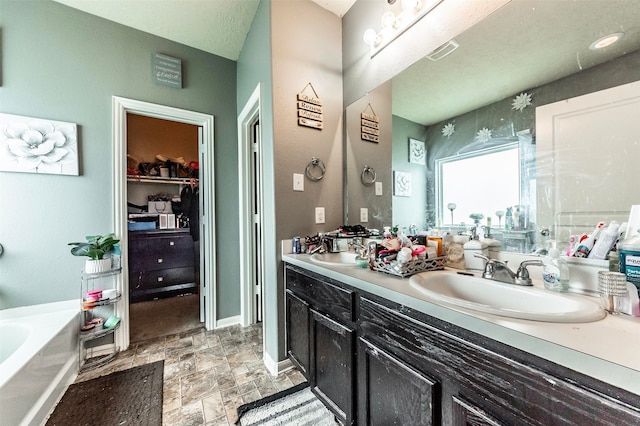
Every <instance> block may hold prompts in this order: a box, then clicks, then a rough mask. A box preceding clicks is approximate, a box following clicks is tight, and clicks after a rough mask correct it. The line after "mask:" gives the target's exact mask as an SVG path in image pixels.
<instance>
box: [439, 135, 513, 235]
mask: <svg viewBox="0 0 640 426" xmlns="http://www.w3.org/2000/svg"><path fill="white" fill-rule="evenodd" d="M436 203H437V204H436V206H437V210H438V224H439V225H440V226H448V225H463V224H467V225H470V224H473V222H474V221H473V219H471V218H470V217H469V216H470V215H471V214H473V213H480V214H482V215H483V216H484V219H482V220H481V222H480V223H481V224H482V225H485V224H486V221H487V219H486V218H487V217H491V218H492V219H491V225H492V226H494V227H496V226H498V224H499V223H498V219H500V221H501V225H504V218H498V217H497V216H496V212H497V211H502V212H505V211H506V209H507V207H510V206H515V205H518V204H520V149H519V145H518V143H517V142H516V143H509V144H505V145H501V146H498V147H493V148H489V149H484V150H480V151H475V152H470V153H466V154H463V155H456V156H454V157H447V158H441V159H439V160H436ZM452 203H453V204H455V207H453V205H452V207H453V212H451V210H450V209H449V208H447V206H448V205H450V204H452ZM452 217H453V222H452Z"/></svg>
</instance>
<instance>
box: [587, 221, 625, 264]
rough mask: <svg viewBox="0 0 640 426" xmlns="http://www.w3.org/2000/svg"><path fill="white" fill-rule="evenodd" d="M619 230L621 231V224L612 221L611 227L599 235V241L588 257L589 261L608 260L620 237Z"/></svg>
mask: <svg viewBox="0 0 640 426" xmlns="http://www.w3.org/2000/svg"><path fill="white" fill-rule="evenodd" d="M618 229H620V224H619V223H618V222H616V221H615V220H614V221H611V223H610V224H609V227H608V228H607V229H605V230H604V231H601V232H600V234H598V239H597V240H596V242H595V244H594V245H593V248H592V249H591V251H590V252H589V255H588V256H587V257H588V258H589V259H606V258H607V255H608V254H609V252H610V251H611V249H612V248H613V245H614V244H615V243H616V241H617V240H618V236H619V235H620V234H619V233H618Z"/></svg>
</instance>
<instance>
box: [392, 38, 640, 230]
mask: <svg viewBox="0 0 640 426" xmlns="http://www.w3.org/2000/svg"><path fill="white" fill-rule="evenodd" d="M638 69H640V50H639V51H635V52H631V53H629V54H627V55H624V56H622V57H620V58H617V59H614V60H611V61H609V62H605V63H603V64H601V65H597V66H595V67H592V68H588V69H586V70H583V71H579V72H577V73H575V74H572V75H570V76H568V77H565V78H562V79H559V80H556V81H554V82H551V83H549V84H545V85H542V86H539V87H535V88H532V89H530V90H528V91H527V93H529V94H531V96H532V106H530V107H527V108H525V109H524V110H522V111H514V110H513V109H512V102H513V98H514V97H515V96H516V95H517V93H515V94H514V96H510V97H508V98H506V99H503V100H501V101H498V102H495V103H493V104H490V105H487V106H485V107H482V108H479V109H477V110H474V111H471V112H468V113H466V114H463V115H461V116H457V117H451V118H450V119H447V120H444V121H442V122H440V123H436V124H434V125H432V126H429V127H428V128H427V129H426V140H427V145H428V148H427V150H428V157H427V160H428V164H427V175H426V180H427V181H431V182H433V181H434V180H435V172H436V171H435V160H436V159H438V158H444V157H449V156H453V155H455V154H456V153H457V152H458V151H459V150H460V149H461V148H463V147H465V146H467V145H468V144H470V143H471V142H473V141H474V138H475V134H476V132H477V131H478V130H479V124H478V123H482V127H485V126H486V127H487V128H490V129H500V128H505V126H507V125H508V124H510V123H513V129H514V131H515V132H516V133H517V132H519V131H521V130H527V129H529V130H530V131H531V132H532V133H533V134H535V126H536V125H535V118H536V117H535V113H536V107H539V106H541V105H546V104H550V103H553V102H557V101H560V100H563V99H569V98H573V97H576V96H580V95H584V94H587V93H592V92H596V91H599V90H604V89H608V88H611V87H615V86H620V85H622V84H626V83H631V82H633V81H637V80H638V79H639V78H640V75H638ZM449 122H452V123H455V126H456V127H455V129H456V131H455V133H454V134H453V135H451V136H450V137H446V136H444V135H443V134H442V127H443V126H444V125H445V124H447V123H449ZM394 141H395V142H396V143H399V144H401V143H402V142H401V141H397V140H395V139H394ZM589 143H590V141H585V149H593V150H594V152H597V150H599V149H606V147H602V146H600V145H598V143H597V141H595V143H596V145H595V146H593V145H591V146H589ZM395 161H396V158H395V152H394V164H395ZM394 167H395V165H394ZM584 170H586V171H590V170H591V171H594V172H598V169H597V166H595V165H584ZM427 188H428V192H427V202H426V204H425V205H426V206H427V207H426V211H427V214H429V213H431V214H435V208H436V207H435V193H434V190H433V185H428V186H427ZM395 201H396V199H394V220H395V212H396V210H395Z"/></svg>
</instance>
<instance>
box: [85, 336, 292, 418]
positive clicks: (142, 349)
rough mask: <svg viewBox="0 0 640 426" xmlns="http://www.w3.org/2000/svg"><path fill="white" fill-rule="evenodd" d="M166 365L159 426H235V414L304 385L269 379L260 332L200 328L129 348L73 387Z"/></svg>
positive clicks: (284, 378) (287, 376) (285, 375)
mask: <svg viewBox="0 0 640 426" xmlns="http://www.w3.org/2000/svg"><path fill="white" fill-rule="evenodd" d="M158 360H164V392H163V401H164V402H163V407H162V423H163V425H185V426H191V425H194V426H195V425H225V426H226V425H233V424H234V423H235V421H236V420H237V416H236V409H237V408H238V407H239V406H240V405H242V404H245V403H248V402H252V401H255V400H257V399H260V398H263V397H265V396H268V395H271V394H274V393H276V392H278V391H281V390H284V389H287V388H290V387H292V386H294V385H296V384H298V383H301V382H303V381H304V377H303V376H302V374H301V373H300V372H299V371H297V370H295V369H291V370H289V371H286V372H284V373H281V374H280V375H278V376H277V377H274V376H272V375H271V374H270V373H269V372H268V371H267V369H266V368H265V366H264V363H263V361H262V326H261V325H260V324H257V325H253V326H250V327H245V328H242V327H240V326H232V327H227V328H223V329H219V330H215V331H206V330H205V329H204V328H200V329H196V330H192V331H189V332H183V333H179V334H174V335H170V336H164V337H157V338H152V339H150V340H146V341H143V342H138V343H132V344H131V345H130V347H129V349H127V350H126V351H123V352H122V353H120V354H119V355H118V358H117V359H116V360H115V361H114V362H112V363H111V364H109V365H107V366H105V367H102V368H99V369H95V370H90V371H87V372H85V373H83V374H81V375H80V376H78V379H77V382H79V381H83V380H88V379H92V378H94V377H98V376H101V375H104V374H108V373H111V372H113V371H118V370H125V369H127V368H131V367H135V366H138V365H142V364H146V363H150V362H154V361H158Z"/></svg>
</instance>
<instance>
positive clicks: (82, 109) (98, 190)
mask: <svg viewBox="0 0 640 426" xmlns="http://www.w3.org/2000/svg"><path fill="white" fill-rule="evenodd" d="M0 28H2V38H1V42H2V73H1V76H0V77H1V80H0V83H1V86H0V111H1V112H5V113H10V114H18V115H25V116H29V117H39V118H48V119H52V120H60V121H69V122H73V123H77V124H78V134H79V158H80V176H57V175H44V174H43V175H40V174H27V173H7V172H0V200H1V201H0V202H1V203H2V206H1V208H0V243H1V244H3V246H4V248H5V253H4V254H3V255H2V257H0V308H10V307H15V306H22V305H32V304H38V303H45V302H54V301H60V300H67V299H72V298H78V297H79V293H78V292H79V290H78V288H79V273H80V270H81V268H82V266H83V262H84V260H83V259H82V258H78V257H74V256H72V255H71V254H70V253H69V248H68V246H67V243H68V242H70V241H76V240H81V239H83V238H84V236H85V235H89V234H94V233H107V232H110V231H112V229H113V215H112V210H113V200H112V197H113V195H112V176H111V167H112V166H111V163H112V135H111V97H112V96H113V95H116V96H123V97H127V98H132V99H138V100H143V101H147V102H153V103H158V104H164V105H170V106H173V107H178V108H184V109H188V110H194V111H198V112H203V113H207V114H212V115H214V116H215V158H216V164H215V168H216V170H215V171H216V205H217V209H218V211H217V217H218V220H219V223H220V224H223V225H219V224H216V226H217V231H216V232H217V238H218V248H217V254H218V265H219V267H218V288H219V294H218V296H219V299H220V300H224V301H225V302H224V303H221V304H220V305H219V307H218V316H219V318H226V317H230V316H235V315H238V314H239V303H237V301H238V300H239V289H238V286H237V285H236V283H237V282H238V276H239V265H238V261H237V258H238V254H237V244H233V243H232V244H228V242H233V241H234V240H235V239H236V236H237V232H236V230H237V227H238V219H237V205H238V196H237V185H238V184H237V177H236V175H237V130H236V102H235V99H236V96H235V95H236V92H235V90H236V63H235V62H234V61H230V60H227V59H224V58H221V57H218V56H215V55H211V54H208V53H205V52H202V51H200V50H197V49H192V48H188V47H185V46H183V45H180V44H178V43H174V42H171V41H168V40H165V39H162V38H159V37H156V36H152V35H150V34H147V33H143V32H140V31H136V30H133V29H130V28H127V27H124V26H121V25H118V24H115V23H113V22H110V21H107V20H104V19H100V18H97V17H94V16H91V15H88V14H86V13H83V12H80V11H77V10H75V9H71V8H69V7H66V6H64V5H61V4H58V3H54V2H51V1H48V0H33V1H14V0H0ZM154 52H160V53H164V54H167V55H170V56H174V57H177V58H181V59H182V61H183V62H182V64H183V89H174V88H169V87H165V86H158V85H155V84H154V83H153V82H152V81H151V55H152V54H153V53H154ZM221 242H222V243H221Z"/></svg>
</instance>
